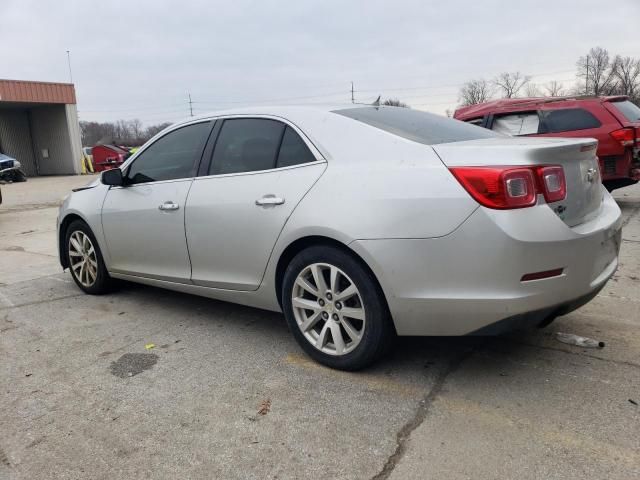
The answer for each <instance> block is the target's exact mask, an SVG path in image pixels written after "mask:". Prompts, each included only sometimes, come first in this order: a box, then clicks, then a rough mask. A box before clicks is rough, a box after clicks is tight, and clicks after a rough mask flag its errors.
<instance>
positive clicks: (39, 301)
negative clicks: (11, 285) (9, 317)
mask: <svg viewBox="0 0 640 480" xmlns="http://www.w3.org/2000/svg"><path fill="white" fill-rule="evenodd" d="M82 296H86V293H84V292H82V293H74V294H73V295H65V296H63V297H56V298H45V299H43V300H34V301H33V302H27V303H18V304H13V305H9V306H5V307H3V306H2V305H1V304H0V310H9V309H13V308H22V307H29V306H31V305H40V304H42V303H47V302H57V301H58V300H65V299H67V298H75V297H82Z"/></svg>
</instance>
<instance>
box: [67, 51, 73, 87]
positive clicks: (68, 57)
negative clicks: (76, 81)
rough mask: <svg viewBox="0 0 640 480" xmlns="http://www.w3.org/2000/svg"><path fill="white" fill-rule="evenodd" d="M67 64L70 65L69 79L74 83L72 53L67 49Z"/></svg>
mask: <svg viewBox="0 0 640 480" xmlns="http://www.w3.org/2000/svg"><path fill="white" fill-rule="evenodd" d="M67 65H68V66H69V81H70V83H73V75H72V74H71V54H70V53H69V50H67Z"/></svg>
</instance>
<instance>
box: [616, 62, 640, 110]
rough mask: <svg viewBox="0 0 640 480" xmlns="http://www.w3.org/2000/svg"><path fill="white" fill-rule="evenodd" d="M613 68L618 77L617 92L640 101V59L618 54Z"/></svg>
mask: <svg viewBox="0 0 640 480" xmlns="http://www.w3.org/2000/svg"><path fill="white" fill-rule="evenodd" d="M611 70H612V73H613V75H614V76H615V78H616V79H617V89H616V90H617V92H616V93H619V94H621V95H628V96H629V98H631V100H633V101H636V102H637V101H640V59H636V58H632V57H621V56H620V55H616V57H615V58H614V59H613V62H612V63H611Z"/></svg>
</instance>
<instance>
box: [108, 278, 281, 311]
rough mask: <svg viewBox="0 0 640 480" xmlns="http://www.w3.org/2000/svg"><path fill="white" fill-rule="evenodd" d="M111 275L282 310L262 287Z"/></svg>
mask: <svg viewBox="0 0 640 480" xmlns="http://www.w3.org/2000/svg"><path fill="white" fill-rule="evenodd" d="M109 275H110V276H111V277H113V278H117V279H119V280H126V281H128V282H133V283H141V284H143V285H149V286H152V287H158V288H165V289H167V290H174V291H176V292H182V293H188V294H191V295H198V296H200V297H207V298H213V299H214V300H222V301H224V302H230V303H237V304H240V305H245V306H247V307H254V308H261V309H263V310H270V311H272V312H281V311H282V310H281V309H280V306H279V305H278V300H277V299H276V294H275V292H273V294H272V295H269V294H268V293H267V292H265V291H263V289H262V287H261V288H259V289H258V290H255V291H241V290H225V289H221V288H211V287H202V286H200V285H193V284H185V283H176V282H169V281H166V280H158V279H155V278H148V277H140V276H137V275H127V274H124V273H117V272H109Z"/></svg>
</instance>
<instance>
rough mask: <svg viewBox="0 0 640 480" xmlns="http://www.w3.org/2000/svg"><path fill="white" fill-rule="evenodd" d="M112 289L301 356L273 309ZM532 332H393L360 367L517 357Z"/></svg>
mask: <svg viewBox="0 0 640 480" xmlns="http://www.w3.org/2000/svg"><path fill="white" fill-rule="evenodd" d="M114 295H117V296H120V295H122V296H126V297H129V299H130V300H133V301H134V302H143V303H145V304H147V303H153V304H154V305H155V306H157V307H158V308H159V309H161V310H162V311H167V312H172V313H176V314H178V316H179V317H181V318H182V317H185V316H186V317H188V318H189V319H190V320H191V321H193V322H195V321H196V319H197V322H198V324H199V325H203V324H204V326H205V327H206V326H207V325H210V326H211V328H213V326H214V325H216V324H217V325H218V326H220V324H221V323H222V325H224V327H225V329H226V331H227V332H229V333H233V334H234V335H233V337H234V338H236V335H255V336H256V339H257V338H258V337H259V336H263V337H265V338H270V339H272V341H274V342H276V343H281V344H282V349H283V351H282V355H283V356H286V355H287V354H293V355H295V356H296V358H298V357H300V358H305V357H306V355H305V354H304V353H303V351H302V349H300V348H299V347H298V346H297V345H296V344H295V341H294V339H293V337H292V336H291V334H290V332H289V330H288V327H287V324H286V322H285V320H284V317H283V315H282V314H281V313H278V312H270V311H266V310H261V309H256V308H252V307H247V306H243V305H237V304H232V303H228V302H223V301H218V300H213V299H209V298H205V297H199V296H195V295H189V294H185V293H180V292H174V291H168V290H164V289H160V288H156V287H150V286H146V285H141V284H133V283H128V282H126V283H123V286H122V288H120V289H119V290H118V291H116V292H115V293H114ZM180 321H181V322H183V321H184V320H180ZM535 335H536V332H535V331H520V332H512V333H510V334H509V335H503V336H496V337H490V336H462V337H435V336H432V337H397V338H396V339H394V345H393V348H392V349H391V350H390V352H389V354H388V355H387V356H385V357H384V358H383V359H381V360H380V361H379V362H377V363H376V364H374V365H372V366H371V367H369V368H367V369H365V370H364V371H365V372H367V373H368V374H374V375H375V374H376V373H387V374H388V373H390V372H392V371H397V370H398V369H407V368H412V369H414V370H415V369H416V368H420V369H430V368H432V367H433V368H438V367H440V366H445V365H447V364H449V363H451V362H456V361H459V359H461V358H468V357H469V356H471V355H473V354H476V353H478V352H488V351H494V352H509V354H510V355H511V356H515V357H518V355H519V352H521V351H523V350H524V349H526V348H530V347H531V346H532V344H533V338H534V337H535ZM309 362H312V360H310V359H309ZM319 367H320V366H319ZM321 368H323V369H324V368H325V367H321Z"/></svg>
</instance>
